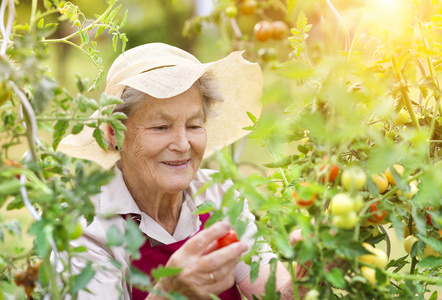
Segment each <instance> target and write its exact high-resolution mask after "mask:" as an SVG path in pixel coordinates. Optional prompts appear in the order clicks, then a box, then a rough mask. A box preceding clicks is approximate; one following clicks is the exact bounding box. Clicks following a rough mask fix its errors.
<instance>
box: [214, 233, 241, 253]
mask: <svg viewBox="0 0 442 300" xmlns="http://www.w3.org/2000/svg"><path fill="white" fill-rule="evenodd" d="M236 242H239V240H238V238H237V237H236V231H235V230H233V229H230V231H229V233H227V234H226V235H225V236H223V237H222V238H219V239H218V240H217V241H216V243H217V244H218V249H221V248H223V247H225V246H228V245H230V244H232V243H236Z"/></svg>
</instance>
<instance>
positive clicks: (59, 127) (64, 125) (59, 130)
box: [52, 120, 69, 149]
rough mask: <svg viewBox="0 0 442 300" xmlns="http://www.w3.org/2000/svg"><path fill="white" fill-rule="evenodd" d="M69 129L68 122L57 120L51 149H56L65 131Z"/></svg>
mask: <svg viewBox="0 0 442 300" xmlns="http://www.w3.org/2000/svg"><path fill="white" fill-rule="evenodd" d="M68 127H69V122H68V121H65V120H58V121H57V122H56V123H55V125H54V135H53V137H54V140H53V141H52V147H53V148H54V149H57V146H58V144H59V143H60V141H61V139H62V138H63V136H64V134H65V133H66V129H68Z"/></svg>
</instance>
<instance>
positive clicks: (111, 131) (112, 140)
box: [106, 124, 117, 148]
mask: <svg viewBox="0 0 442 300" xmlns="http://www.w3.org/2000/svg"><path fill="white" fill-rule="evenodd" d="M106 130H107V137H108V139H109V141H110V143H111V144H112V147H113V148H115V147H116V146H117V138H116V136H115V131H114V129H113V128H112V126H110V125H109V124H107V127H106Z"/></svg>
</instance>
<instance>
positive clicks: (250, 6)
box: [239, 0, 258, 16]
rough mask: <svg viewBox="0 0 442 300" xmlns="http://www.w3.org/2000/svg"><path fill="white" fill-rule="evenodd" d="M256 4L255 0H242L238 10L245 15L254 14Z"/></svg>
mask: <svg viewBox="0 0 442 300" xmlns="http://www.w3.org/2000/svg"><path fill="white" fill-rule="evenodd" d="M257 6H258V5H257V3H256V1H255V0H244V1H243V2H242V3H241V4H240V5H239V11H240V12H241V14H243V15H245V16H251V15H254V14H255V12H256V8H257Z"/></svg>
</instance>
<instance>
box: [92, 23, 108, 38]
mask: <svg viewBox="0 0 442 300" xmlns="http://www.w3.org/2000/svg"><path fill="white" fill-rule="evenodd" d="M105 29H106V26H104V25H98V26H97V32H96V33H95V37H97V36H99V35H100V34H101V33H102V32H103V31H104V30H105Z"/></svg>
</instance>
